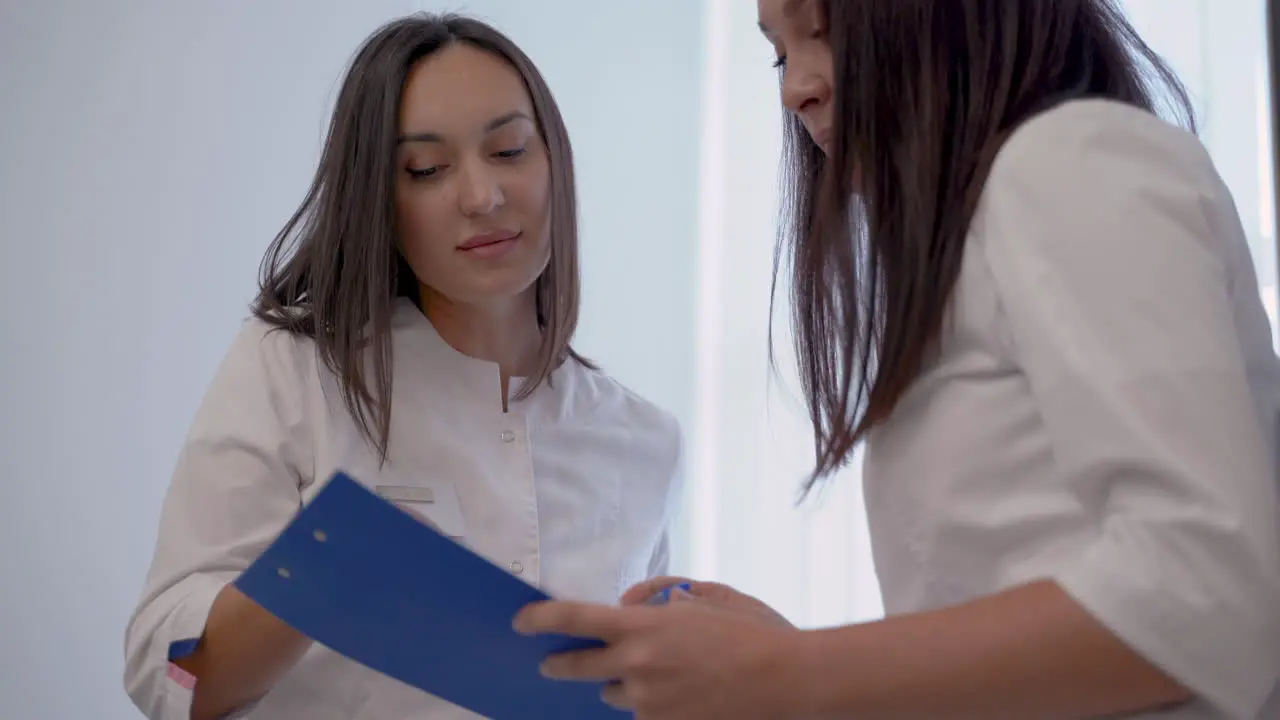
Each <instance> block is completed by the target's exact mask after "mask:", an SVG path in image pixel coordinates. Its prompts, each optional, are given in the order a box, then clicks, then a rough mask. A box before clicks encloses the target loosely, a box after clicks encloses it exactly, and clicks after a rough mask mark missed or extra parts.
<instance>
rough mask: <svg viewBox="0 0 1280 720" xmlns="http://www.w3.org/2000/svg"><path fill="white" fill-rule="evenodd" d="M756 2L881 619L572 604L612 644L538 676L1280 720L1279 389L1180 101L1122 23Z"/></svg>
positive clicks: (673, 690)
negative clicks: (781, 108)
mask: <svg viewBox="0 0 1280 720" xmlns="http://www.w3.org/2000/svg"><path fill="white" fill-rule="evenodd" d="M758 5H759V16H760V24H761V28H762V29H763V31H764V34H765V36H766V37H767V38H768V39H769V41H770V42H771V43H772V44H773V45H774V47H775V49H776V51H777V55H778V64H779V67H780V68H781V71H782V78H781V83H782V101H783V104H784V105H785V106H786V108H787V110H788V111H789V112H790V123H789V127H790V132H789V136H788V140H789V153H790V168H791V180H790V182H791V192H790V193H788V195H787V198H788V202H789V203H791V204H790V206H789V208H788V209H789V210H790V211H791V219H792V225H791V230H792V232H791V238H790V244H789V250H790V253H789V259H790V261H791V263H790V265H791V270H792V272H793V283H794V285H793V288H792V290H793V299H794V310H795V321H796V333H797V335H798V350H799V356H800V357H799V367H800V369H801V373H802V380H803V382H804V390H805V392H806V395H807V398H808V403H809V408H810V411H811V413H812V419H813V428H814V434H815V443H816V454H817V459H818V460H817V469H816V473H815V479H821V478H822V477H823V476H826V475H828V474H829V473H830V472H831V471H833V470H835V469H836V468H838V467H840V466H841V465H842V464H844V463H845V462H847V461H848V460H849V459H850V457H851V453H852V450H853V448H854V446H855V445H857V444H858V443H860V442H862V441H864V440H865V441H866V442H867V447H866V465H865V470H864V482H865V492H866V507H867V513H868V517H869V520H870V529H871V540H872V546H873V550H874V554H875V562H876V570H877V573H878V575H879V579H880V584H881V590H882V592H883V596H884V601H885V607H886V610H887V615H888V617H887V618H886V619H884V620H883V621H880V622H872V623H866V624H862V625H855V626H851V627H842V628H834V629H825V630H816V631H803V632H802V631H797V630H795V629H792V628H790V627H788V626H786V625H785V624H783V623H778V622H776V620H777V618H776V616H772V615H771V614H770V613H768V612H764V609H763V608H761V607H759V606H758V605H757V604H755V603H753V602H752V601H751V600H750V599H748V598H745V597H744V596H741V595H738V594H736V593H735V592H733V591H731V590H729V589H728V588H724V587H720V586H715V585H695V586H694V588H693V597H694V601H691V602H684V603H676V604H673V605H671V606H669V607H664V608H653V607H626V608H622V609H615V608H607V607H599V606H593V605H586V604H575V603H551V604H547V605H539V606H535V607H532V608H529V609H528V610H527V611H526V612H525V613H523V614H522V615H521V617H520V618H519V620H518V623H517V624H518V627H520V628H521V629H523V630H525V631H527V632H545V631H561V632H570V633H574V634H579V635H587V636H594V637H600V638H603V639H605V640H607V641H609V643H610V647H609V648H608V649H605V650H599V651H593V652H590V653H582V654H571V655H565V656H562V657H555V658H552V659H551V660H550V661H549V662H548V663H547V666H546V672H547V673H548V674H549V675H552V676H553V677H559V678H564V679H587V678H596V679H600V678H604V679H611V680H616V681H618V682H617V683H616V684H614V685H612V686H611V687H610V688H609V689H608V691H607V695H608V697H609V699H610V700H611V701H612V702H614V703H616V704H618V705H620V706H623V707H630V708H634V709H636V710H637V717H639V718H641V719H642V720H651V719H652V720H657V719H658V718H661V719H662V720H695V719H696V720H715V719H717V718H734V719H735V720H743V719H746V718H788V717H793V718H938V719H941V718H947V719H948V720H955V719H957V718H974V719H975V720H990V719H992V718H1028V719H1033V720H1046V719H1048V718H1087V717H1117V716H1126V717H1128V716H1140V717H1151V718H1155V717H1159V718H1170V719H1172V718H1187V719H1190V718H1198V719H1207V718H1222V717H1233V718H1259V717H1262V718H1275V717H1280V697H1277V693H1276V680H1277V676H1278V675H1280V560H1278V559H1277V555H1278V550H1280V547H1278V545H1277V530H1276V511H1277V500H1276V466H1275V461H1276V458H1275V451H1276V412H1277V407H1278V402H1277V399H1278V396H1277V377H1278V376H1277V363H1276V357H1275V355H1274V352H1273V350H1272V338H1271V333H1270V329H1269V326H1268V321H1267V318H1266V316H1265V315H1264V312H1263V308H1262V304H1261V301H1260V298H1259V293H1258V287H1257V283H1256V279H1255V275H1254V269H1253V267H1252V266H1251V260H1250V254H1249V249H1248V247H1247V246H1246V241H1245V236H1244V233H1243V232H1242V228H1241V224H1240V219H1239V217H1238V215H1237V212H1236V209H1235V207H1234V206H1233V203H1232V200H1231V197H1230V195H1229V193H1228V191H1227V189H1226V187H1225V186H1224V185H1223V183H1222V181H1221V179H1220V178H1219V177H1218V174H1217V173H1216V172H1215V170H1214V167H1213V163H1212V162H1211V161H1210V159H1209V157H1208V155H1207V154H1206V152H1205V150H1204V148H1203V147H1202V146H1201V144H1200V143H1199V142H1198V141H1197V139H1196V137H1195V136H1194V135H1193V134H1192V133H1191V132H1188V131H1187V129H1184V128H1182V127H1178V126H1177V125H1176V124H1175V123H1171V122H1166V121H1165V120H1162V119H1160V118H1159V117H1158V116H1157V113H1158V111H1159V110H1160V109H1161V102H1160V100H1161V99H1162V98H1164V99H1167V100H1169V101H1171V103H1170V105H1169V107H1168V109H1172V110H1175V111H1183V110H1186V107H1187V104H1186V102H1185V100H1186V98H1185V94H1184V93H1183V92H1182V91H1181V89H1180V87H1179V86H1178V83H1177V81H1176V79H1175V78H1174V77H1173V76H1172V75H1171V74H1170V73H1169V72H1168V71H1167V69H1166V68H1165V67H1164V66H1163V65H1162V64H1161V63H1160V62H1159V60H1158V58H1156V57H1155V56H1154V54H1153V53H1152V52H1151V51H1150V50H1149V49H1148V48H1147V47H1146V46H1145V45H1143V44H1142V42H1141V41H1140V40H1139V39H1138V37H1137V36H1136V34H1135V33H1134V31H1133V29H1132V28H1131V27H1130V26H1129V25H1128V24H1127V22H1126V21H1125V19H1124V16H1123V14H1122V12H1121V10H1120V9H1119V7H1118V5H1117V4H1116V3H1114V2H1111V1H1109V0H1034V1H1033V2H1026V1H1018V0H1013V1H1008V0H945V1H944V0H857V1H853V0H849V1H838V0H829V1H828V2H822V0H758ZM1177 114H1178V113H1175V115H1177ZM1181 119H1183V120H1188V119H1189V112H1187V113H1183V114H1182V118H1181ZM669 582H672V581H671V580H669V579H664V580H659V581H657V582H656V583H652V584H648V585H643V586H641V587H639V588H636V589H635V591H634V592H633V593H632V594H631V597H629V598H628V601H629V602H633V601H639V600H642V599H643V598H644V597H646V596H647V595H649V594H650V593H651V592H652V591H653V590H655V589H656V588H658V587H660V586H661V585H663V584H666V583H669ZM699 598H701V599H702V601H701V602H699V601H698V599H699ZM744 611H745V612H744ZM762 620H763V622H762Z"/></svg>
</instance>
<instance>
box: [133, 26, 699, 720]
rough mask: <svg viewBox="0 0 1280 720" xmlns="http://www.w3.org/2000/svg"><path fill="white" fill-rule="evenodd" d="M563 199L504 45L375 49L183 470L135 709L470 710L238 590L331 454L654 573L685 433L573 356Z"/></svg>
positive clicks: (521, 530)
mask: <svg viewBox="0 0 1280 720" xmlns="http://www.w3.org/2000/svg"><path fill="white" fill-rule="evenodd" d="M576 213H577V208H576V201H575V187H574V176H573V157H572V153H571V151H570V145H569V138H568V135H567V133H566V130H565V126H564V123H563V121H562V119H561V116H560V112H559V110H558V109H557V107H556V103H555V101H554V99H553V97H552V95H551V92H550V90H549V89H548V88H547V85H546V83H545V81H544V80H543V78H542V76H541V75H540V74H539V72H538V70H537V69H536V68H535V67H534V66H533V64H532V62H531V61H530V60H529V58H527V57H526V56H525V55H524V53H522V52H521V51H520V49H519V48H517V47H516V46H515V45H514V44H513V43H512V42H511V41H510V40H509V39H507V38H506V37H504V36H503V35H502V34H500V33H499V32H497V31H496V30H494V29H493V28H491V27H489V26H487V25H485V24H483V23H480V22H477V21H475V20H470V19H466V18H461V17H455V16H426V15H421V16H413V17H408V18H404V19H401V20H397V21H394V22H392V23H389V24H388V25H386V26H385V27H383V28H381V29H379V30H378V31H377V32H375V33H374V34H373V35H372V36H371V37H370V38H369V39H368V40H367V41H366V42H365V44H364V45H363V47H362V48H361V49H360V51H359V52H358V53H357V55H356V57H355V58H354V60H353V62H352V65H351V67H350V69H349V71H348V73H347V76H346V79H345V81H344V83H343V85H342V89H341V91H340V94H339V96H338V99H337V103H336V107H335V109H334V113H333V120H332V124H331V126H330V131H329V136H328V140H327V143H326V145H325V148H324V153H323V157H322V159H321V161H320V166H319V169H318V171H317V173H316V176H315V180H314V183H313V185H312V187H311V189H310V192H309V193H308V194H307V196H306V199H305V200H304V202H303V203H302V206H301V207H300V208H299V209H298V211H297V213H296V214H295V215H294V216H293V218H292V219H291V220H290V221H289V222H288V224H287V225H286V226H285V228H284V229H283V231H282V232H281V233H280V234H279V236H278V237H277V238H276V241H275V243H274V245H272V247H271V249H270V251H269V252H268V254H267V256H266V259H265V262H264V266H263V281H262V284H261V291H260V293H259V295H258V298H257V301H256V302H255V304H254V306H253V315H254V318H253V319H252V320H251V321H249V322H248V323H247V324H246V325H245V327H244V329H243V331H242V332H241V333H240V335H239V337H238V338H237V339H236V340H235V342H234V343H233V345H232V347H231V349H230V351H229V352H228V354H227V356H226V358H225V360H224V361H223V363H222V366H221V367H220V369H219V370H218V373H217V375H216V377H215V378H214V380H213V383H212V385H211V386H210V388H209V390H208V392H207V395H206V397H205V399H204V402H203V404H202V406H201V408H200V410H199V412H198V414H197V416H196V418H195V420H194V423H193V425H192V428H191V431H190V435H189V437H188V439H187V442H186V445H185V446H184V447H183V449H182V453H181V456H180V459H179V461H178V465H177V468H176V470H175V472H174V476H173V480H172V484H171V487H170V490H169V493H168V497H167V498H166V501H165V505H164V510H163V515H162V517H161V520H160V534H159V540H158V543H157V547H156V552H155V558H154V561H153V563H152V566H151V570H150V573H149V574H148V577H147V580H146V588H145V590H144V593H143V597H142V599H141V601H140V603H139V605H138V608H137V610H136V611H135V614H134V616H133V618H132V619H131V621H130V623H129V629H128V637H127V643H126V646H127V648H126V658H127V670H126V678H125V683H126V686H127V689H128V691H129V694H130V696H131V697H132V698H133V700H134V702H135V703H136V704H137V705H138V707H139V708H140V709H141V710H142V711H143V713H144V714H145V715H146V716H147V717H150V718H153V720H160V719H162V718H163V719H164V720H179V718H181V719H182V720H187V718H215V717H224V716H226V715H228V714H229V713H235V716H236V717H261V718H270V719H271V720H325V719H330V720H350V718H357V717H358V718H362V719H366V718H367V719H368V720H379V719H385V720H404V718H409V717H413V718H445V717H448V718H463V717H475V716H474V715H473V714H471V713H467V712H465V711H463V710H461V709H460V708H457V707H454V706H452V705H449V704H448V703H446V702H444V701H443V700H440V699H437V698H433V697H430V696H427V695H425V694H423V693H421V692H419V691H417V690H415V689H413V688H410V687H409V686H407V685H403V684H401V683H399V682H397V681H394V680H391V679H389V678H386V677H384V676H382V675H379V674H378V673H376V672H374V671H372V670H370V669H368V668H365V667H363V666H360V665H357V664H356V663H354V662H353V661H350V660H347V659H346V658H343V657H341V656H338V655H336V654H334V653H332V652H330V651H329V650H327V649H326V648H323V647H320V646H318V645H315V644H313V643H311V642H310V641H309V640H308V639H307V638H305V637H303V636H301V635H299V634H298V633H297V632H295V631H294V630H292V629H291V628H289V627H287V626H286V625H284V624H283V623H282V622H280V621H279V620H277V619H276V618H274V617H273V616H271V615H270V614H268V613H267V612H266V611H265V610H263V609H262V608H261V607H259V606H257V605H255V604H254V603H253V602H252V601H250V600H249V599H248V598H246V597H245V596H244V595H242V594H241V593H239V592H238V591H237V590H236V589H235V587H234V586H233V585H231V584H230V583H232V582H233V581H234V580H235V579H236V577H237V576H238V575H239V573H240V572H241V571H242V570H244V569H245V568H246V567H247V566H248V565H249V564H251V563H252V562H253V560H254V559H255V558H256V557H257V556H258V555H259V554H260V553H261V552H262V550H264V549H265V548H266V546H267V545H268V544H269V543H270V542H271V540H272V539H273V538H274V537H275V535H276V534H277V533H279V532H280V531H281V530H282V529H283V528H284V527H285V525H286V524H287V523H288V522H289V520H290V519H291V518H292V517H293V515H294V514H295V513H296V512H297V511H298V509H299V507H300V506H301V505H303V504H304V503H305V502H307V501H308V500H309V499H310V498H311V497H314V495H315V494H316V493H317V492H318V491H319V490H320V488H321V486H322V485H323V484H324V482H325V481H326V480H327V479H328V478H329V477H331V476H332V474H333V473H334V472H335V471H336V470H343V471H346V472H348V473H349V474H351V475H352V476H353V477H354V478H355V479H357V480H359V481H360V482H363V483H366V484H368V485H369V486H370V487H371V488H372V489H375V490H376V491H377V492H379V493H380V494H382V495H383V496H384V497H386V498H387V499H388V500H390V501H393V502H396V503H399V504H400V505H401V506H402V507H404V509H406V510H408V511H410V512H415V513H418V514H419V515H420V516H421V517H422V518H423V519H424V520H425V521H426V522H429V523H431V524H434V525H435V526H436V527H438V528H439V529H440V530H441V531H442V532H444V533H447V534H448V535H450V536H452V537H455V538H457V539H459V540H460V541H461V542H464V543H465V544H467V545H468V546H470V547H471V548H473V549H474V550H476V551H477V552H478V553H480V554H481V555H484V556H485V557H487V558H489V559H490V560H492V561H494V562H496V563H498V564H500V565H501V566H503V567H505V568H508V569H509V570H510V571H511V572H512V573H515V574H517V575H519V576H521V577H523V578H525V579H527V580H529V581H530V582H532V583H535V584H538V585H540V586H542V587H544V588H546V589H547V590H548V591H550V592H553V593H556V594H558V595H561V596H564V597H573V598H578V599H581V600H594V601H598V602H616V601H617V598H618V596H619V595H620V594H621V593H622V591H624V590H625V589H626V588H627V587H628V586H630V585H632V584H633V583H635V582H637V581H639V580H641V579H644V578H646V577H650V576H653V575H655V574H660V573H662V572H664V567H665V564H666V559H667V544H666V526H667V519H668V516H669V509H670V508H671V506H672V499H673V498H674V497H675V496H676V495H677V494H678V483H677V482H676V478H677V467H678V464H679V459H678V456H679V444H680V438H679V431H678V429H677V427H676V425H675V422H674V421H673V420H672V418H671V417H670V416H669V415H668V414H666V413H665V412H662V411H660V410H658V409H657V408H656V407H654V406H653V405H651V404H650V403H648V402H646V401H644V400H642V399H640V398H638V397H636V396H635V395H634V394H632V393H630V392H628V391H627V390H626V389H624V388H623V387H622V386H620V385H619V384H618V383H616V382H615V381H613V380H612V379H610V378H609V377H608V376H606V375H604V374H603V373H601V372H600V371H598V370H596V369H595V368H594V367H592V366H591V364H590V363H589V362H587V361H586V360H585V359H584V358H582V357H580V356H579V355H578V354H577V353H576V352H574V350H573V348H572V347H571V344H570V343H571V340H572V338H573V335H574V328H575V326H576V324H577V320H578V305H579V291H578V288H579V278H578V230H577V218H576ZM410 571H412V570H410Z"/></svg>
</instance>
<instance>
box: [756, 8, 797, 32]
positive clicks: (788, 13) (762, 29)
mask: <svg viewBox="0 0 1280 720" xmlns="http://www.w3.org/2000/svg"><path fill="white" fill-rule="evenodd" d="M804 2H806V0H787V1H786V2H785V3H783V4H782V17H784V18H789V17H791V16H793V15H795V14H796V10H799V9H800V5H801V4H803V3H804ZM756 26H757V27H759V28H760V32H762V33H764V34H765V35H771V34H773V33H772V32H771V31H770V30H769V28H768V27H766V26H765V24H764V23H763V22H758V23H756Z"/></svg>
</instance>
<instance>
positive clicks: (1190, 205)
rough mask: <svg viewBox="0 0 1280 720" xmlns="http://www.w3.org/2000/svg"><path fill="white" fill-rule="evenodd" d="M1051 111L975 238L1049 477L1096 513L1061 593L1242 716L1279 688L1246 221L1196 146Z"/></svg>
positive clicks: (1279, 605)
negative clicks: (1047, 454)
mask: <svg viewBox="0 0 1280 720" xmlns="http://www.w3.org/2000/svg"><path fill="white" fill-rule="evenodd" d="M1053 116H1054V119H1053V120H1052V121H1049V120H1046V121H1043V122H1037V123H1032V124H1030V125H1029V126H1028V127H1027V128H1025V129H1023V130H1021V131H1019V133H1018V134H1017V135H1015V136H1014V138H1013V139H1012V140H1011V141H1010V143H1009V145H1008V146H1007V147H1006V149H1005V150H1004V151H1003V153H1002V155H1001V158H1000V160H999V161H998V162H997V165H996V168H995V169H994V170H993V172H992V179H991V182H990V183H989V185H988V187H987V191H986V192H987V196H986V202H987V207H986V209H985V214H984V223H985V224H984V226H983V227H981V228H975V236H976V237H980V238H981V241H982V242H984V243H985V247H984V257H985V259H986V261H987V263H988V265H989V269H990V272H991V275H992V277H993V278H994V281H995V284H996V286H997V292H998V294H999V297H1000V302H1001V308H1002V312H1003V313H1004V315H1005V320H1006V321H1007V328H1008V333H1007V338H1006V339H1007V341H1008V344H1009V347H1010V352H1011V353H1012V356H1013V357H1014V358H1015V361H1016V363H1017V364H1018V365H1019V367H1020V368H1021V369H1022V371H1023V373H1024V375H1025V377H1026V379H1027V382H1028V383H1029V385H1030V389H1031V391H1032V393H1033V394H1034V396H1035V398H1036V400H1037V402H1038V405H1039V406H1040V408H1041V412H1042V416H1043V421H1044V423H1045V425H1046V428H1047V431H1048V433H1049V435H1050V437H1051V443H1052V452H1053V455H1054V459H1055V463H1056V465H1057V467H1058V469H1059V471H1060V472H1061V474H1062V476H1063V477H1066V478H1068V479H1069V481H1070V482H1071V483H1073V486H1074V489H1075V494H1076V496H1077V497H1078V498H1079V499H1080V501H1081V502H1082V503H1085V504H1086V505H1087V506H1088V507H1091V508H1096V510H1097V512H1098V513H1099V514H1100V515H1102V516H1104V517H1105V521H1104V523H1103V526H1102V529H1101V531H1100V533H1099V535H1098V537H1097V538H1096V540H1095V541H1094V543H1093V545H1092V547H1091V549H1090V550H1088V551H1087V552H1086V553H1084V554H1083V555H1082V556H1080V557H1078V558H1077V559H1076V560H1075V561H1074V562H1073V563H1071V564H1070V566H1069V567H1065V568H1058V569H1057V572H1055V574H1054V578H1053V579H1054V580H1056V582H1057V583H1058V584H1059V585H1060V586H1061V587H1062V588H1063V589H1064V590H1065V591H1066V592H1067V593H1068V594H1069V595H1070V596H1071V597H1072V598H1073V599H1074V600H1075V601H1076V602H1078V603H1079V604H1080V605H1081V606H1082V607H1083V608H1085V610H1086V611H1088V612H1089V613H1090V614H1091V615H1093V616H1094V617H1095V619H1097V620H1098V621H1099V622H1100V623H1101V624H1103V625H1104V626H1105V627H1106V628H1108V629H1109V630H1110V631H1111V632H1112V633H1114V634H1115V635H1116V636H1117V637H1118V638H1119V639H1120V640H1122V641H1123V642H1124V643H1126V644H1127V645H1129V646H1130V647H1131V648H1132V649H1134V650H1135V651H1136V652H1138V653H1139V654H1140V655H1142V656H1143V657H1144V658H1146V659H1147V660H1148V662H1150V663H1151V664H1153V665H1155V666H1156V667H1158V668H1160V669H1161V670H1163V671H1164V672H1165V673H1167V674H1168V675H1169V676H1170V677H1172V678H1174V679H1176V680H1177V681H1178V682H1179V683H1181V684H1182V685H1183V686H1184V687H1186V688H1187V689H1189V690H1190V691H1191V692H1192V693H1194V694H1195V695H1196V696H1197V697H1199V698H1201V699H1202V700H1203V701H1204V702H1207V703H1209V704H1211V705H1213V706H1215V707H1217V708H1219V709H1220V710H1221V711H1223V712H1225V713H1227V714H1228V715H1230V716H1231V717H1254V716H1255V715H1256V713H1257V712H1258V710H1259V708H1260V707H1261V706H1262V704H1263V702H1264V701H1265V699H1266V696H1267V694H1268V693H1269V692H1270V690H1271V688H1272V686H1273V684H1274V683H1275V681H1276V679H1277V676H1278V675H1280V628H1278V627H1277V625H1278V623H1277V615H1278V614H1280V560H1278V559H1277V554H1278V548H1277V535H1276V510H1277V499H1276V489H1275V484H1276V468H1275V467H1274V455H1273V453H1274V448H1273V447H1272V446H1271V443H1272V442H1273V440H1274V434H1275V428H1274V426H1273V425H1272V422H1273V419H1274V412H1275V408H1274V406H1273V405H1272V403H1274V402H1275V398H1274V397H1273V396H1271V395H1270V394H1262V395H1259V396H1258V397H1255V396H1254V395H1253V392H1254V389H1253V388H1251V385H1250V374H1249V373H1250V370H1251V368H1250V367H1248V365H1249V358H1246V357H1245V353H1244V352H1243V351H1242V344H1244V345H1248V342H1246V341H1245V340H1242V337H1253V336H1257V335H1258V334H1259V332H1260V331H1259V329H1258V323H1259V322H1262V321H1261V320H1260V319H1259V318H1261V317H1262V314H1261V312H1254V311H1253V310H1251V309H1250V308H1248V307H1244V306H1243V305H1241V303H1240V302H1239V298H1242V297H1243V295H1242V294H1241V293H1250V292H1252V293H1253V294H1254V297H1253V298H1252V300H1251V301H1250V302H1253V303H1256V302H1257V297H1256V288H1255V287H1254V281H1253V279H1252V276H1251V275H1245V274H1244V273H1246V272H1247V273H1251V272H1252V268H1251V266H1250V265H1249V263H1248V262H1247V261H1246V260H1245V256H1246V255H1247V249H1246V247H1245V245H1244V239H1243V232H1242V230H1241V227H1240V222H1239V219H1238V217H1237V215H1236V211H1235V208H1234V206H1233V203H1232V202H1231V200H1230V197H1229V195H1228V193H1227V191H1226V190H1225V188H1224V187H1223V184H1222V182H1221V181H1220V180H1219V178H1218V176H1217V174H1216V172H1215V171H1214V169H1213V166H1212V164H1211V162H1210V160H1209V158H1208V156H1207V154H1206V153H1205V151H1204V150H1203V148H1202V147H1201V146H1200V145H1199V143H1198V142H1197V141H1196V140H1195V139H1194V138H1193V137H1192V136H1190V135H1189V134H1186V133H1183V132H1181V131H1179V130H1176V129H1174V128H1172V127H1169V126H1166V125H1164V124H1162V123H1159V122H1157V121H1156V120H1154V119H1153V118H1151V119H1148V118H1145V117H1140V116H1139V115H1138V113H1137V111H1135V110H1132V109H1128V108H1122V107H1119V106H1116V105H1102V104H1096V103H1081V104H1077V106H1076V107H1074V108H1066V109H1062V110H1059V111H1057V112H1055V113H1053ZM1250 333H1252V335H1250ZM1253 345H1254V346H1255V347H1256V345H1257V343H1256V342H1254V343H1253ZM1253 369H1255V370H1259V372H1262V371H1266V372H1270V371H1269V370H1267V369H1266V368H1265V367H1264V368H1261V369H1259V368H1253Z"/></svg>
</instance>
